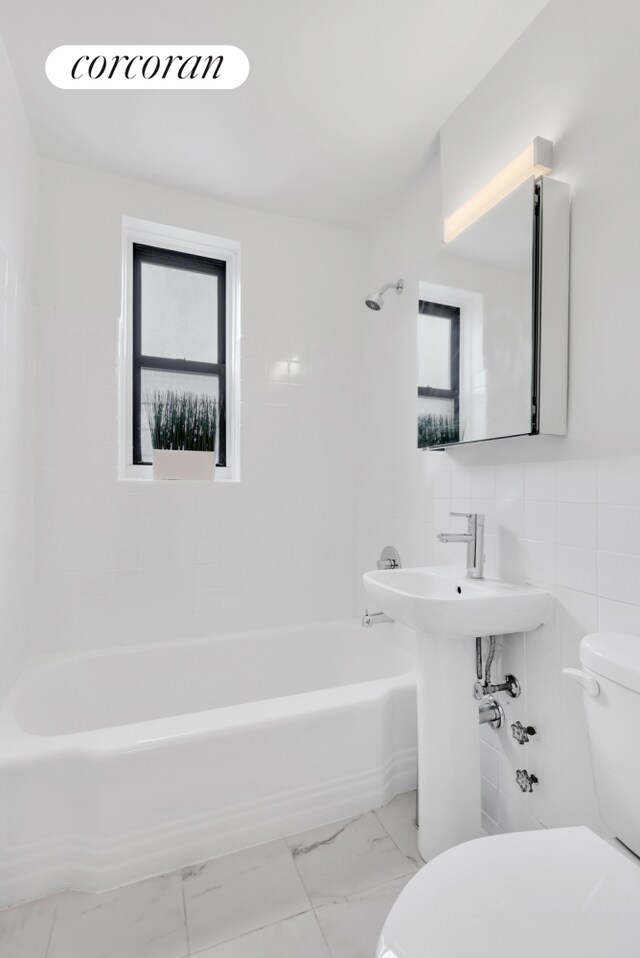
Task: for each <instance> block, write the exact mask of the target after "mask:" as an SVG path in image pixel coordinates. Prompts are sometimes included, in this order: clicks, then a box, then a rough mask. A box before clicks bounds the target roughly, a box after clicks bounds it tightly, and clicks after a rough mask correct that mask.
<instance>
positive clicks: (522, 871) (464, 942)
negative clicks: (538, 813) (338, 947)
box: [377, 827, 640, 958]
mask: <svg viewBox="0 0 640 958" xmlns="http://www.w3.org/2000/svg"><path fill="white" fill-rule="evenodd" d="M501 955H513V956H514V958H592V956H593V958H596V956H597V958H608V956H614V955H617V956H620V958H623V956H624V958H632V956H634V958H635V956H638V955H640V867H639V866H638V865H636V864H634V863H633V862H632V861H629V860H628V859H627V858H626V857H625V856H624V855H623V854H622V853H621V852H619V851H617V850H616V849H614V848H612V847H611V845H609V843H608V842H606V841H605V840H604V839H602V838H600V837H599V836H598V835H595V834H594V833H593V832H592V831H590V829H588V828H584V827H577V828H554V829H549V830H543V831H537V832H516V833H512V834H508V835H493V836H491V837H490V838H478V839H476V840H475V841H472V842H466V843H465V844H463V845H457V846H456V847H455V848H450V849H449V850H448V851H446V852H443V853H442V855H438V857H437V858H434V859H433V860H432V861H431V862H430V863H429V864H428V865H425V866H424V868H422V869H421V870H420V871H419V872H418V874H417V875H416V876H415V878H412V879H411V881H410V882H409V884H408V885H407V886H406V888H405V889H404V890H403V891H402V893H401V894H400V897H399V898H398V899H397V901H396V903H395V905H394V906H393V908H392V909H391V912H390V913H389V916H388V918H387V920H386V922H385V926H384V929H383V931H382V935H381V937H380V942H379V944H378V951H377V958H467V956H469V958H485V956H486V958H489V956H491V958H496V956H501Z"/></svg>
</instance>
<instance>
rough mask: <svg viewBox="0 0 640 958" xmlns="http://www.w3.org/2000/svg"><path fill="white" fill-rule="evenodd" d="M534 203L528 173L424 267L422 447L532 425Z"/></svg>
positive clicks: (420, 354)
mask: <svg viewBox="0 0 640 958" xmlns="http://www.w3.org/2000/svg"><path fill="white" fill-rule="evenodd" d="M534 210H535V206H534V183H533V181H527V182H526V183H524V184H522V186H520V187H518V189H516V190H514V191H513V192H512V193H511V194H510V195H509V196H508V197H506V198H505V199H504V200H502V201H501V202H500V203H499V204H498V205H497V206H495V207H494V208H493V209H492V210H490V211H489V212H488V213H486V214H485V215H484V216H482V217H481V218H480V219H479V220H477V221H476V222H475V223H474V224H472V225H471V226H470V227H468V229H466V230H465V231H464V232H463V233H461V234H460V235H459V236H457V237H456V238H455V240H453V241H452V242H451V243H449V244H447V245H446V246H443V247H442V249H441V250H440V251H439V252H438V253H437V255H435V256H433V257H432V258H431V259H430V260H429V261H428V262H427V263H426V264H425V265H424V267H423V269H422V271H421V281H420V285H419V300H420V301H419V313H418V446H419V447H420V448H429V447H433V446H443V445H448V444H450V443H456V442H477V441H478V440H483V439H497V438H501V437H505V436H514V435H526V434H530V433H531V431H532V399H533V397H534V389H533V387H534V382H533V374H532V356H533V353H534V341H533V335H534V333H533V329H534V326H533V313H532V286H533V251H534V237H535V215H534Z"/></svg>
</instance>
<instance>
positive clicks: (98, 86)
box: [45, 45, 249, 90]
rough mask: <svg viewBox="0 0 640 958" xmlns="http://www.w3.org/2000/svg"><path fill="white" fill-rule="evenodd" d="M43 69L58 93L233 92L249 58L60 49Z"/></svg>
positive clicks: (162, 50) (222, 51) (192, 51)
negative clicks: (72, 91)
mask: <svg viewBox="0 0 640 958" xmlns="http://www.w3.org/2000/svg"><path fill="white" fill-rule="evenodd" d="M45 70H46V73H47V77H48V78H49V80H50V81H51V83H53V85H54V86H57V87H60V89H61V90H233V89H235V87H238V86H240V85H241V84H242V83H244V81H245V80H246V79H247V77H248V76H249V60H248V58H247V55H246V54H245V53H243V51H242V50H240V49H239V48H238V47H229V46H215V47H200V46H198V47H196V46H186V47H183V46H180V47H174V46H98V45H91V46H64V47H56V49H55V50H52V51H51V53H50V54H49V56H48V57H47V62H46V66H45Z"/></svg>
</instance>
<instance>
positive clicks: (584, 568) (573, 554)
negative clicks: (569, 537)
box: [558, 546, 598, 593]
mask: <svg viewBox="0 0 640 958" xmlns="http://www.w3.org/2000/svg"><path fill="white" fill-rule="evenodd" d="M558 585H559V586H562V587H564V588H565V589H576V590H577V591H578V592H591V593H595V592H596V590H597V586H598V562H597V552H596V550H595V549H577V548H574V547H573V546H558Z"/></svg>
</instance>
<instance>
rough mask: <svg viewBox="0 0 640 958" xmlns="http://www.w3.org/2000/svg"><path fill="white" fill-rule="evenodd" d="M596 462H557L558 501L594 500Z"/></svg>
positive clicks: (595, 491)
mask: <svg viewBox="0 0 640 958" xmlns="http://www.w3.org/2000/svg"><path fill="white" fill-rule="evenodd" d="M597 475H598V472H597V464H596V463H595V462H590V461H574V460H567V461H563V462H560V463H558V501H559V502H596V498H597Z"/></svg>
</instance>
